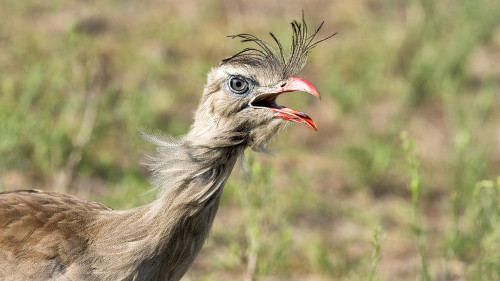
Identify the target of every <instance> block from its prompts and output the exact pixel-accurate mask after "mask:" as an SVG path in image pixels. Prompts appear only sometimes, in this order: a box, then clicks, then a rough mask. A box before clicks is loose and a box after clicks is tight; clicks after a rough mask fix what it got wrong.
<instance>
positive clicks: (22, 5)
mask: <svg viewBox="0 0 500 281" xmlns="http://www.w3.org/2000/svg"><path fill="white" fill-rule="evenodd" d="M302 10H304V13H305V17H306V20H307V23H308V25H309V27H310V29H314V28H316V27H317V26H318V25H319V24H320V23H321V22H322V21H325V24H324V27H323V30H322V31H321V32H320V35H319V37H326V36H328V35H330V34H331V33H334V32H338V35H337V36H335V37H334V38H332V39H329V40H327V41H325V42H323V43H321V44H320V45H318V46H317V47H316V48H315V49H314V50H313V52H312V53H311V55H310V57H309V60H310V63H309V64H308V65H307V66H306V68H305V69H304V71H303V72H302V73H301V77H304V78H306V79H308V80H309V81H311V82H312V83H313V84H314V85H315V86H316V88H317V89H319V91H320V92H321V94H322V96H323V98H322V100H321V101H317V100H314V99H313V98H310V97H308V95H301V94H300V95H283V96H282V97H280V99H279V103H280V104H286V105H287V106H291V107H292V108H297V109H300V110H303V111H304V112H306V113H308V114H309V115H310V116H311V117H312V118H313V119H314V120H315V121H316V124H317V125H318V128H319V131H318V132H317V133H315V132H313V131H311V130H308V129H307V128H305V127H303V126H299V125H296V124H295V125H292V126H290V128H289V129H288V130H285V131H283V132H281V133H280V134H279V136H278V137H277V138H276V139H275V140H274V141H273V143H271V145H270V148H272V149H276V150H275V152H274V153H273V154H274V155H273V156H270V155H265V154H259V153H254V152H252V151H247V153H246V158H247V159H246V162H247V165H248V167H249V169H248V170H249V172H248V175H247V176H245V175H244V174H243V172H242V171H241V168H240V167H236V168H235V170H234V172H233V174H232V176H231V178H230V180H229V182H228V184H227V186H226V188H225V191H224V197H223V199H222V202H221V206H220V208H219V212H218V215H217V217H216V219H215V222H214V227H213V229H212V234H211V236H210V238H209V239H208V242H207V244H206V245H205V247H204V248H203V250H202V251H201V254H200V255H199V256H198V258H197V260H196V261H195V264H194V265H193V267H192V268H191V269H190V271H189V272H188V274H187V275H186V277H184V279H183V280H185V281H188V280H197V281H198V280H199V281H202V280H203V281H205V280H269V281H270V280H313V281H315V280H500V180H498V181H497V177H498V176H500V146H499V143H500V111H499V110H498V109H499V108H500V107H499V106H500V67H499V65H500V1H497V0H481V1H472V0H464V1H458V0H456V1H453V0H442V1H432V0H408V1H396V0H388V1H381V0H351V1H321V0H313V1H294V0H292V1H279V0H267V1H262V0H256V1H229V0H227V1H223V0H219V1H211V2H208V1H194V0H183V1H153V0H147V1H130V0H121V1H119V0H114V1H76V0H51V1H40V0H25V1H17V0H2V1H1V7H0V26H1V27H0V191H6V190H14V189H21V188H39V189H52V190H56V191H59V192H68V193H71V194H75V195H78V196H81V197H84V198H90V199H92V200H98V201H101V202H104V203H106V204H108V205H109V206H111V207H113V208H117V209H128V208H133V207H135V206H138V205H141V204H145V203H147V202H150V201H151V200H153V199H154V197H155V194H154V193H152V192H148V191H149V190H150V188H151V187H150V185H149V183H148V178H149V173H148V171H147V168H146V167H145V166H144V165H141V164H140V162H141V161H143V160H144V154H147V153H152V152H153V151H154V149H155V148H154V146H153V145H152V144H149V143H147V142H146V141H144V140H143V139H141V137H140V136H139V134H138V128H152V129H160V130H162V131H164V132H166V133H168V134H171V135H182V134H184V133H186V132H187V130H188V128H189V125H190V123H191V122H192V113H193V112H194V110H195V108H196V107H197V105H198V100H199V98H200V96H201V93H202V89H203V85H204V83H205V79H206V74H207V72H208V71H209V70H210V68H211V67H213V66H217V65H218V63H219V62H220V60H221V59H223V58H225V57H228V56H230V55H232V54H234V53H235V52H237V51H239V50H241V49H242V48H243V47H246V46H247V45H244V44H241V43H239V42H238V41H237V40H231V39H229V38H227V37H226V36H227V35H231V34H237V33H251V34H254V35H257V36H259V37H261V38H264V39H266V40H270V39H271V38H270V36H269V35H268V32H270V31H272V32H273V33H274V34H276V36H277V37H278V38H279V39H280V40H282V42H283V44H284V45H285V46H289V42H290V39H291V28H290V25H289V23H290V22H291V21H292V20H294V19H297V20H300V17H301V13H302Z"/></svg>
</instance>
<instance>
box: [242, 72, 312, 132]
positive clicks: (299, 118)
mask: <svg viewBox="0 0 500 281" xmlns="http://www.w3.org/2000/svg"><path fill="white" fill-rule="evenodd" d="M295 91H301V92H306V93H309V94H311V95H313V96H315V97H317V98H318V99H320V98H321V96H320V95H319V93H318V90H316V88H314V86H313V85H312V84H311V83H310V82H309V81H307V80H306V79H304V78H300V77H294V76H292V77H290V78H289V79H288V80H286V81H285V82H283V83H281V84H279V85H277V86H276V87H274V88H273V89H272V90H271V91H269V93H266V94H262V95H260V96H257V97H255V98H254V99H253V100H252V101H251V102H250V105H252V106H253V107H259V108H268V109H270V110H273V111H275V112H276V117H279V118H283V119H286V120H290V121H294V122H297V123H300V124H302V125H304V126H306V127H308V128H309V129H312V130H315V131H317V130H318V128H317V127H316V124H314V121H313V120H312V119H311V117H309V116H307V115H306V114H305V113H303V112H300V111H298V110H295V109H293V108H289V107H285V106H280V105H278V104H276V98H277V97H278V96H279V95H281V94H283V93H286V92H295Z"/></svg>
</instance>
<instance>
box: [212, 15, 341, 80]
mask: <svg viewBox="0 0 500 281" xmlns="http://www.w3.org/2000/svg"><path fill="white" fill-rule="evenodd" d="M323 23H324V22H322V23H321V24H320V25H319V27H318V28H317V29H316V30H315V31H314V32H313V34H311V35H308V32H307V24H306V22H305V19H304V14H303V13H302V23H299V22H298V21H296V20H294V21H292V22H291V25H292V30H293V34H292V44H291V47H290V52H289V53H288V57H286V55H285V53H284V50H283V46H282V44H281V43H280V41H279V40H278V39H277V38H276V36H275V35H274V34H273V33H272V32H271V33H269V34H270V35H271V37H272V38H273V40H274V42H275V43H276V46H277V49H276V48H275V47H273V46H272V45H271V44H269V43H267V42H265V41H263V40H261V39H259V38H258V37H256V36H254V35H251V34H248V33H241V34H236V35H231V36H228V37H230V38H233V39H234V38H240V39H242V40H241V42H253V43H255V44H257V47H256V48H253V47H249V48H245V49H243V50H242V51H240V52H238V53H236V54H235V55H233V56H231V57H229V58H226V59H224V60H222V62H221V65H224V64H226V63H241V64H245V65H250V66H263V67H267V68H268V69H269V70H271V71H272V72H273V73H277V74H279V75H281V78H282V79H286V78H288V77H291V76H295V75H297V74H298V73H299V72H300V71H301V70H302V68H303V67H304V66H305V64H306V63H307V55H308V54H309V52H310V51H311V49H313V48H314V47H315V46H316V45H317V44H319V43H320V42H323V41H325V40H327V39H329V38H331V37H333V36H335V35H336V34H337V33H334V34H332V35H330V36H328V37H326V38H323V39H320V40H317V41H314V39H315V37H316V35H317V34H318V32H319V31H320V29H321V27H322V26H323Z"/></svg>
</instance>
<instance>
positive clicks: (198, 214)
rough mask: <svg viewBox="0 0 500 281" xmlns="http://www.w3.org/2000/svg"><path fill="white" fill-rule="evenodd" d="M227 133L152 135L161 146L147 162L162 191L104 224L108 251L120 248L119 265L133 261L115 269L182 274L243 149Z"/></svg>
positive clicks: (173, 276)
mask: <svg viewBox="0 0 500 281" xmlns="http://www.w3.org/2000/svg"><path fill="white" fill-rule="evenodd" d="M226 137H228V136H227V135H224V136H221V137H220V139H216V140H215V141H214V142H209V143H207V142H206V141H204V140H207V138H206V136H203V135H199V134H197V133H196V132H194V133H193V131H191V132H190V133H189V134H188V135H186V136H185V137H184V138H183V139H180V140H177V141H173V140H171V141H160V140H159V139H156V141H155V142H156V143H157V144H159V145H160V148H159V149H158V152H157V154H156V155H155V156H152V157H150V165H151V167H152V170H153V174H154V182H155V185H156V186H157V187H158V188H160V189H161V193H160V196H159V197H158V198H157V199H156V200H155V201H154V202H152V203H150V204H148V205H145V206H142V207H139V208H136V209H134V210H130V211H127V212H123V213H120V214H119V216H121V218H120V220H116V221H120V225H115V224H114V223H110V224H109V225H108V227H106V228H107V230H106V231H109V232H108V234H110V235H108V236H109V237H108V238H109V239H112V240H114V241H113V243H114V244H115V247H114V248H109V247H108V248H109V249H108V250H107V251H108V253H107V254H106V255H108V254H110V255H113V254H114V253H116V252H120V253H121V255H120V257H121V259H120V262H119V263H118V264H122V265H123V264H124V261H127V260H128V261H130V263H132V264H133V265H130V266H129V268H126V267H125V266H120V268H116V270H122V271H123V270H125V271H128V272H129V273H128V274H141V275H143V276H146V275H147V276H150V277H151V279H153V277H154V278H159V277H161V278H165V277H166V278H167V279H165V280H178V279H180V278H181V276H182V275H183V274H184V273H185V271H186V270H187V269H188V267H189V266H190V265H191V263H192V261H193V260H194V258H195V257H196V255H197V254H198V252H199V250H200V249H201V247H202V245H203V243H204V242H205V240H206V238H207V236H208V234H209V231H210V228H211V226H212V222H213V220H214V218H215V214H216V212H217V208H218V205H219V200H220V196H221V194H222V189H223V187H224V185H225V183H226V181H227V179H228V177H229V175H230V173H231V171H232V169H233V167H234V165H235V163H236V161H237V159H238V157H239V156H240V154H241V153H242V152H243V150H244V148H245V147H244V145H242V144H241V143H237V141H236V140H235V136H229V137H230V138H232V140H227V139H226ZM231 141H232V145H231ZM228 144H229V145H228ZM113 225H114V226H113ZM125 256H126V257H127V258H124V257H125ZM138 257H141V258H138ZM110 266H116V264H115V265H111V264H110ZM133 268H135V270H134V271H135V272H132V271H131V269H133ZM153 269H156V270H153ZM115 272H116V271H115ZM124 274H125V272H124ZM177 277H178V278H177ZM148 280H149V279H148ZM153 280H155V279H153ZM161 280H163V279H161Z"/></svg>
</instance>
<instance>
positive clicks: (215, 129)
mask: <svg viewBox="0 0 500 281" xmlns="http://www.w3.org/2000/svg"><path fill="white" fill-rule="evenodd" d="M292 27H293V40H292V48H291V51H290V53H289V55H288V58H286V57H285V55H284V53H283V49H282V47H281V44H280V43H279V42H278V41H277V40H276V38H275V36H274V35H272V34H271V36H272V38H273V39H274V40H275V42H276V43H277V47H278V49H277V50H275V49H274V48H272V47H271V46H270V45H269V44H268V43H265V42H264V41H262V40H260V39H258V38H256V37H254V36H252V35H249V34H240V35H235V36H233V37H237V38H241V39H243V41H251V42H254V43H256V44H257V48H247V49H245V50H243V51H242V52H239V53H237V54H236V55H234V56H232V57H230V58H227V59H225V60H223V61H222V62H221V64H220V65H219V66H218V67H216V68H213V69H212V70H211V72H210V73H209V74H208V79H207V84H206V86H205V90H204V93H203V96H202V99H201V102H200V105H199V108H198V110H197V111H196V114H195V121H194V124H193V125H192V127H191V129H190V131H189V132H188V133H187V134H186V135H185V136H183V137H180V138H168V137H162V136H158V135H154V134H146V133H143V135H144V137H145V138H146V139H148V140H149V141H152V142H154V143H156V144H157V145H158V146H159V148H158V150H157V153H156V154H155V155H152V156H149V158H148V159H149V161H148V165H149V166H150V167H151V170H152V173H153V177H154V184H155V186H156V188H157V189H159V190H160V192H159V195H158V198H157V199H156V200H155V201H153V202H152V203H150V204H147V205H145V206H141V207H138V208H135V209H132V210H128V211H117V210H112V209H110V208H108V207H106V206H104V205H102V204H99V203H95V202H90V201H86V200H82V199H79V198H77V197H74V196H70V195H64V194H57V193H53V192H46V191H40V190H20V191H14V192H4V193H0V280H113V281H115V280H179V279H181V277H182V276H183V275H184V273H185V272H186V271H187V269H188V268H189V266H190V265H191V264H192V262H193V260H194V258H195V257H196V255H197V254H198V252H199V251H200V249H201V247H202V245H203V243H204V241H205V240H206V238H207V236H208V233H209V230H210V227H211V225H212V222H213V220H214V217H215V214H216V212H217V208H218V205H219V200H220V196H221V193H222V189H223V186H224V184H225V182H226V180H227V178H228V177H229V174H230V173H231V170H232V169H233V166H234V164H235V162H236V161H237V159H238V158H239V157H240V156H241V155H242V153H243V151H244V150H245V148H246V147H251V148H253V149H256V150H263V149H264V148H265V145H266V143H267V142H268V141H269V140H270V139H271V138H272V136H273V135H274V134H275V133H276V132H277V131H278V129H279V128H281V127H283V125H284V124H285V123H286V120H290V121H295V122H298V123H301V124H303V125H305V126H307V127H309V128H311V129H316V126H315V124H314V122H313V121H312V120H311V119H310V118H309V117H308V116H307V115H305V114H304V113H302V112H299V111H296V110H294V109H291V108H287V107H283V106H278V105H277V104H276V103H275V100H276V97H277V96H278V95H280V94H281V93H284V92H291V91H305V92H309V93H311V94H313V95H315V96H317V97H319V94H318V93H317V91H316V89H315V88H314V87H313V86H312V85H311V84H310V83H309V82H308V81H307V80H305V79H302V78H298V77H294V75H296V74H297V73H298V72H299V71H300V70H301V69H302V67H303V66H304V64H305V62H306V58H307V53H308V52H309V51H310V50H311V48H313V47H314V46H315V45H316V44H317V43H318V42H319V41H314V38H315V36H316V34H317V32H318V30H319V28H318V29H317V30H316V31H315V32H314V33H313V34H312V35H310V36H309V35H308V34H307V27H306V24H305V22H304V20H302V23H298V22H296V21H294V22H293V23H292ZM320 27H321V26H320ZM332 36H333V35H332ZM328 38H329V37H328ZM320 41H322V40H320Z"/></svg>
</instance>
